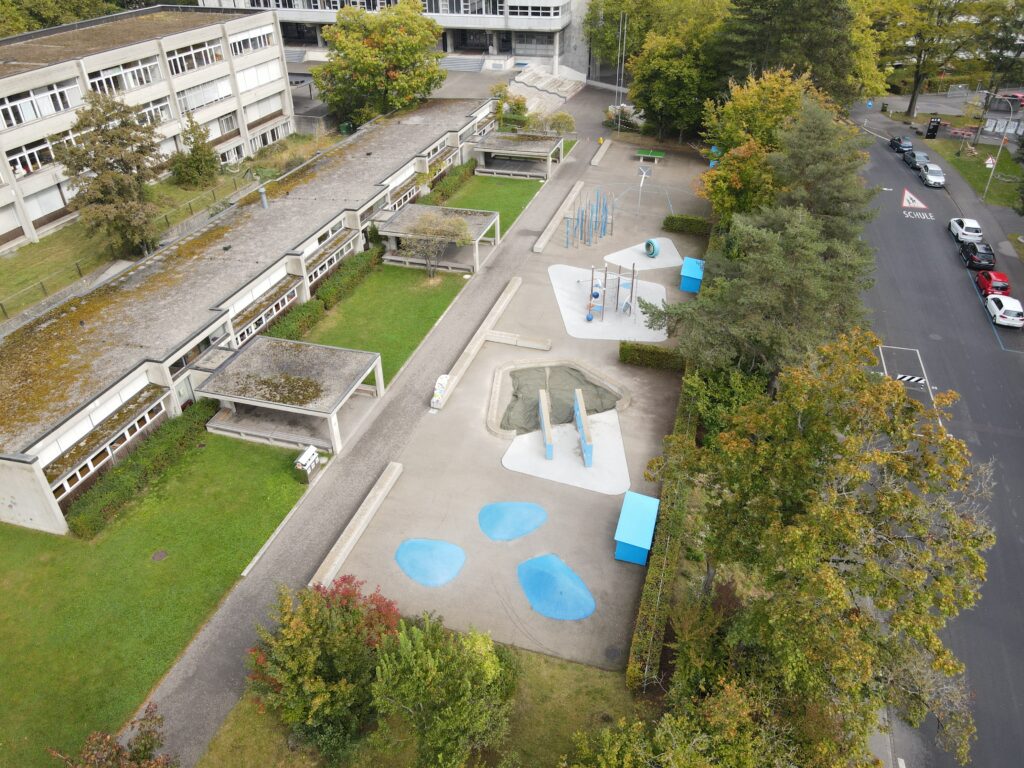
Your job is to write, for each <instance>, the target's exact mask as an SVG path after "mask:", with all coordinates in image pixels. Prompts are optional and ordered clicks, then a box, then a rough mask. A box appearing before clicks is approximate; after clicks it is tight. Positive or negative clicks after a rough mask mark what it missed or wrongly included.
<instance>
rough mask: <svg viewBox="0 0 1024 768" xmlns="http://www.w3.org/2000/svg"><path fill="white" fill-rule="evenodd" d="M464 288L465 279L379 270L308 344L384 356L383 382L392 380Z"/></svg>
mask: <svg viewBox="0 0 1024 768" xmlns="http://www.w3.org/2000/svg"><path fill="white" fill-rule="evenodd" d="M464 283H465V280H464V279H463V278H462V275H455V274H449V273H444V272H442V273H438V274H437V276H436V277H434V278H428V277H427V273H426V272H424V271H422V270H419V269H407V268H405V267H395V266H389V265H385V266H382V267H378V268H377V269H375V270H374V271H373V272H372V273H371V274H370V276H369V277H367V278H366V280H364V281H363V282H362V283H361V284H360V285H359V287H358V288H356V290H355V292H354V293H353V294H352V295H351V296H349V297H348V298H346V299H344V300H343V301H341V302H340V303H338V304H337V305H336V306H335V307H334V308H333V309H331V310H330V311H329V312H328V313H327V315H326V317H324V319H323V320H321V321H320V322H319V323H317V324H316V326H315V327H314V328H313V330H312V331H311V332H310V333H309V335H308V336H307V337H306V339H305V340H306V341H312V342H316V343H317V344H329V345H331V346H333V347H346V348H348V349H366V350H369V351H371V352H380V354H381V366H382V367H383V368H384V380H385V381H391V379H392V377H393V376H394V375H395V374H396V373H398V369H399V368H401V367H402V364H403V363H405V361H406V360H408V359H409V356H410V355H411V354H412V353H413V352H414V351H415V350H416V347H418V346H419V345H420V342H421V341H423V338H424V337H425V336H426V335H427V332H428V331H430V329H431V328H433V327H434V323H436V322H437V319H438V318H439V317H440V316H441V314H442V313H443V312H444V311H445V310H446V309H447V308H448V305H449V304H451V303H452V300H453V299H454V298H455V296H456V294H458V292H459V291H460V290H461V289H462V286H463V284H464Z"/></svg>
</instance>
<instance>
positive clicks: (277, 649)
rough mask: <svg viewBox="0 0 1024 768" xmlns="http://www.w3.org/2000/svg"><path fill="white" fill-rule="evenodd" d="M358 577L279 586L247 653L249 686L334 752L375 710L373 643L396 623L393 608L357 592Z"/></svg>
mask: <svg viewBox="0 0 1024 768" xmlns="http://www.w3.org/2000/svg"><path fill="white" fill-rule="evenodd" d="M363 583H364V582H362V581H357V580H356V579H355V577H353V576H341V577H340V578H338V579H337V580H335V582H334V583H333V584H332V585H331V586H330V587H323V586H319V585H317V586H315V587H313V588H311V589H303V590H301V591H300V592H298V593H293V592H291V591H290V590H289V589H288V588H287V587H282V588H281V591H280V594H279V597H278V605H277V611H276V612H275V615H274V616H273V617H272V618H273V622H274V626H275V627H277V629H276V630H275V631H273V632H271V631H270V630H269V629H267V628H266V627H263V626H257V628H256V631H257V632H258V634H259V638H260V640H259V645H258V646H257V647H256V648H253V649H251V650H250V652H249V666H250V668H251V670H252V672H251V673H250V675H249V688H250V689H251V690H252V691H253V692H254V693H255V694H256V696H257V697H258V699H259V701H260V704H262V705H266V706H267V707H270V708H271V709H272V710H274V711H275V712H277V713H278V714H279V715H280V716H281V719H282V720H283V721H284V723H285V724H286V725H288V726H289V727H290V728H291V729H292V730H293V731H294V732H295V733H297V734H299V735H300V736H302V737H304V738H308V739H310V740H311V741H313V742H314V743H315V744H316V745H317V747H318V748H319V749H320V751H321V752H323V753H324V754H325V755H326V756H327V757H329V758H331V759H335V760H336V759H337V758H339V757H340V756H341V755H342V754H343V753H344V751H345V749H346V748H347V747H348V746H349V744H350V743H351V741H352V740H353V738H354V737H356V736H358V735H359V734H360V733H361V732H362V730H363V729H364V727H365V726H366V725H368V724H369V722H370V720H371V718H372V717H373V715H374V710H373V704H372V698H371V692H370V691H371V689H370V686H371V684H372V683H373V680H374V673H375V670H376V668H377V659H378V647H379V646H380V645H381V643H382V641H383V640H384V639H385V638H387V637H388V636H389V635H392V634H394V632H395V630H396V629H397V627H398V619H399V615H398V607H397V606H396V605H395V603H394V602H393V601H391V600H388V599H387V598H385V597H384V596H383V595H381V594H380V589H379V588H378V589H377V591H375V592H374V593H373V594H370V595H364V594H363V591H362V588H363Z"/></svg>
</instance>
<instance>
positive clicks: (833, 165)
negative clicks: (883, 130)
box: [770, 99, 875, 249]
mask: <svg viewBox="0 0 1024 768" xmlns="http://www.w3.org/2000/svg"><path fill="white" fill-rule="evenodd" d="M870 143H871V142H870V140H869V139H868V138H867V137H866V136H863V135H862V134H861V133H860V132H859V131H858V130H857V129H856V128H853V127H852V126H849V125H846V124H844V123H840V122H838V121H837V120H836V119H835V116H834V115H833V114H832V113H831V112H829V111H828V110H827V109H825V108H824V107H822V106H821V105H820V104H818V103H817V102H815V101H813V100H811V99H808V100H806V101H805V102H804V104H803V105H802V107H801V110H800V113H799V114H798V115H797V116H796V119H795V120H793V121H792V123H791V124H789V125H788V126H787V127H785V128H784V129H783V130H782V131H781V132H780V133H779V151H778V152H776V153H775V154H773V155H772V157H771V158H770V162H771V167H772V170H773V175H774V180H775V186H776V188H777V190H778V193H777V199H778V202H779V204H780V205H798V206H801V207H802V208H804V210H806V211H808V212H809V213H810V214H811V215H813V216H814V217H815V218H816V219H817V220H818V221H819V222H820V223H821V225H822V234H823V235H824V236H825V237H826V238H827V239H834V240H839V241H842V242H844V243H856V242H860V241H859V240H858V236H859V235H860V232H861V230H862V228H863V226H864V224H865V223H867V222H868V221H870V219H871V217H872V216H873V214H874V212H873V211H872V210H871V209H870V208H869V204H870V202H871V198H872V197H874V194H875V190H874V189H871V188H869V187H867V185H866V184H865V183H864V180H863V178H862V177H861V174H860V172H861V169H862V168H863V167H864V164H865V163H866V162H867V153H866V152H865V150H866V149H867V146H868V145H869V144H870ZM863 247H864V248H865V249H867V248H868V246H867V245H866V244H865V245H864V246H863Z"/></svg>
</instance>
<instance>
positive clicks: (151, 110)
mask: <svg viewBox="0 0 1024 768" xmlns="http://www.w3.org/2000/svg"><path fill="white" fill-rule="evenodd" d="M170 119H171V105H170V102H169V100H168V98H167V97H166V96H163V97H161V98H159V99H156V100H155V101H151V102H149V103H148V104H142V105H141V106H139V122H140V123H142V124H143V125H147V124H148V125H160V124H161V123H166V122H167V121H168V120H170Z"/></svg>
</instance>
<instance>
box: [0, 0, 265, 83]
mask: <svg viewBox="0 0 1024 768" xmlns="http://www.w3.org/2000/svg"><path fill="white" fill-rule="evenodd" d="M246 15H247V14H242V13H201V12H196V11H194V10H190V9H187V8H181V9H174V10H171V9H168V10H161V11H159V12H157V13H132V12H129V13H125V14H116V15H114V16H113V17H111V18H109V19H107V18H102V17H101V18H99V19H90V20H88V21H86V22H82V23H79V24H65V25H64V26H61V27H54V28H53V29H51V30H46V31H45V33H42V34H40V33H35V34H27V35H17V36H15V37H10V38H6V39H0V77H7V76H8V75H16V74H19V73H21V72H31V71H32V70H33V69H41V68H42V67H49V66H51V65H53V64H60V63H61V62H64V61H74V60H75V59H80V58H82V57H84V56H91V55H92V54H94V53H102V52H103V51H110V50H113V49H115V48H123V47H125V46H128V45H134V44H135V43H142V42H145V41H147V40H156V39H158V38H161V37H167V36H168V35H176V34H178V33H179V32H188V31H189V30H192V29H199V28H201V27H208V26H210V25H211V24H221V23H223V22H225V21H232V20H233V19H244V18H245V16H246Z"/></svg>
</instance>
